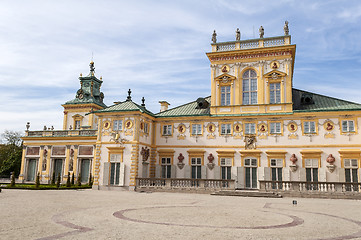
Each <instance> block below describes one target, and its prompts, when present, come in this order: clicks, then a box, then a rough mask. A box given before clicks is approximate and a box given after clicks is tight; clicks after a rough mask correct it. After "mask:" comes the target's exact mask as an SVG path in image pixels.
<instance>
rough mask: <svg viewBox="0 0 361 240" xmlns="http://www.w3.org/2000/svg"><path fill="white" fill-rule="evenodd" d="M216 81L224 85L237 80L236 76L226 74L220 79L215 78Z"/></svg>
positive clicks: (219, 77)
mask: <svg viewBox="0 0 361 240" xmlns="http://www.w3.org/2000/svg"><path fill="white" fill-rule="evenodd" d="M215 80H216V81H220V82H222V83H228V82H232V81H233V80H236V77H235V76H232V75H229V74H227V73H224V74H222V75H220V76H218V77H216V78H215Z"/></svg>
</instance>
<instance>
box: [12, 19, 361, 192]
mask: <svg viewBox="0 0 361 240" xmlns="http://www.w3.org/2000/svg"><path fill="white" fill-rule="evenodd" d="M295 52H296V45H294V44H292V43H291V36H290V35H289V34H288V25H287V22H286V24H285V27H284V35H283V36H278V37H269V38H265V37H264V36H263V28H260V37H259V38H257V39H250V40H240V34H239V31H238V29H237V32H236V41H231V42H217V39H216V33H215V32H214V33H213V37H212V44H211V52H208V53H207V57H208V58H209V61H210V84H211V93H210V96H204V97H198V96H195V98H194V100H195V101H193V102H189V103H185V104H184V105H181V106H178V107H174V108H171V109H168V106H169V103H168V102H166V101H160V102H159V103H160V104H161V110H160V112H159V113H152V112H151V111H149V110H148V109H147V108H146V106H145V104H144V100H143V103H141V104H138V103H136V102H134V101H133V100H132V98H131V91H130V90H129V92H128V97H127V99H125V100H124V101H122V102H115V103H114V105H112V106H106V105H105V104H104V103H103V99H104V94H103V93H102V92H101V90H100V88H101V85H102V83H103V81H102V78H100V79H98V78H97V77H96V76H95V73H94V63H93V62H91V63H90V73H89V75H87V76H82V75H81V76H80V77H79V80H80V88H79V90H78V91H77V92H76V96H75V99H73V100H70V101H68V102H66V103H65V104H63V105H62V106H63V107H64V120H63V129H62V130H54V129H47V128H44V129H43V130H41V131H30V130H29V129H28V130H27V131H26V136H25V137H23V140H24V149H23V156H22V164H21V174H20V176H19V178H20V179H21V180H22V181H23V182H34V180H35V176H36V175H37V174H38V173H39V174H40V178H41V182H43V183H49V182H50V180H51V177H52V176H53V174H54V173H55V175H56V176H58V175H60V176H61V179H62V181H63V182H65V181H66V179H67V178H68V177H70V176H68V173H70V174H73V173H74V174H75V176H78V175H80V176H81V179H82V181H83V182H87V181H88V178H89V177H90V176H93V177H94V184H93V189H134V188H136V187H139V188H141V187H147V188H150V187H153V188H168V189H169V188H171V189H172V188H173V189H176V188H178V189H179V188H205V189H206V188H209V189H213V188H220V189H222V188H227V189H278V190H283V191H287V190H297V191H301V190H302V191H341V192H342V191H352V192H355V191H360V184H359V182H360V172H361V170H360V167H361V136H360V134H359V133H358V126H360V124H361V122H360V121H361V104H358V103H353V102H350V101H345V100H341V99H336V98H333V97H329V96H324V95H320V94H317V93H313V92H308V91H303V90H299V89H295V88H293V72H294V62H295Z"/></svg>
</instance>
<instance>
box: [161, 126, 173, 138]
mask: <svg viewBox="0 0 361 240" xmlns="http://www.w3.org/2000/svg"><path fill="white" fill-rule="evenodd" d="M162 133H163V134H162V135H164V136H169V135H172V125H163V132H162Z"/></svg>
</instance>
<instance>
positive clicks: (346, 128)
mask: <svg viewBox="0 0 361 240" xmlns="http://www.w3.org/2000/svg"><path fill="white" fill-rule="evenodd" d="M342 132H355V124H354V121H353V120H343V121H342Z"/></svg>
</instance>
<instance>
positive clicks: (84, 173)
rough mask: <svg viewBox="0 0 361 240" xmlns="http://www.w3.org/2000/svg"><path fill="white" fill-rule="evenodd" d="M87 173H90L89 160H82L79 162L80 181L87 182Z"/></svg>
mask: <svg viewBox="0 0 361 240" xmlns="http://www.w3.org/2000/svg"><path fill="white" fill-rule="evenodd" d="M89 172H90V160H89V159H83V160H81V170H80V174H81V181H82V182H87V181H88V180H89Z"/></svg>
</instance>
